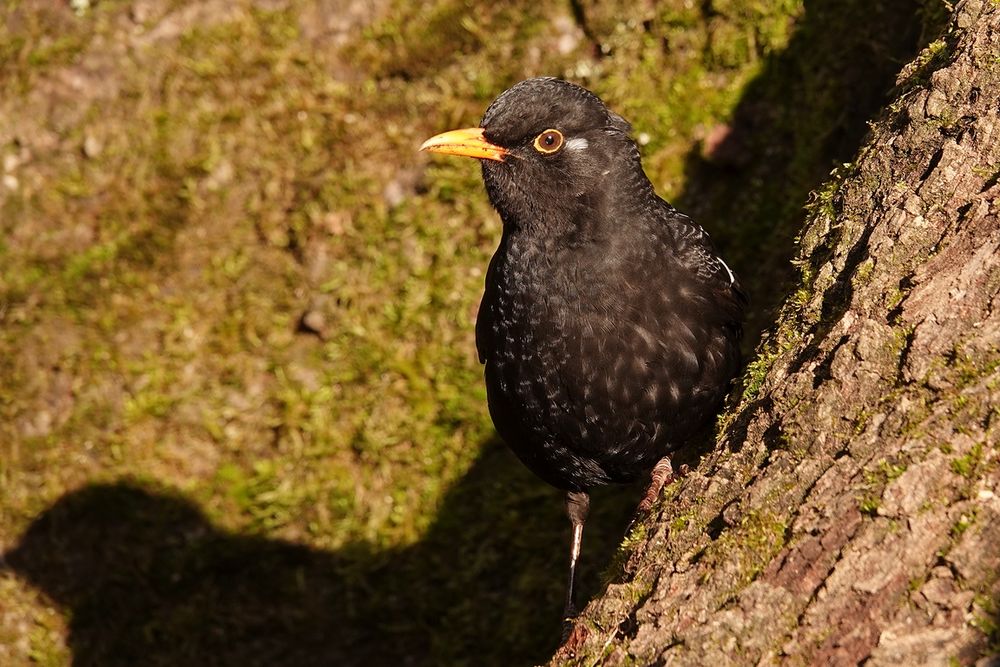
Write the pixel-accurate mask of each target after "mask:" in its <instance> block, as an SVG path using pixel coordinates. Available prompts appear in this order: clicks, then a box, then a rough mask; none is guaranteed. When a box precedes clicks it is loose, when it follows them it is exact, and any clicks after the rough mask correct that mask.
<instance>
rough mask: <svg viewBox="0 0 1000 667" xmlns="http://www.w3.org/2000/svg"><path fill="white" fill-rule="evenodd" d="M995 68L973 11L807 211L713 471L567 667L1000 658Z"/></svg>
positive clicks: (601, 612)
mask: <svg viewBox="0 0 1000 667" xmlns="http://www.w3.org/2000/svg"><path fill="white" fill-rule="evenodd" d="M998 54H1000V6H998V3H996V2H993V1H990V0H968V1H965V2H960V3H957V5H956V7H955V10H954V15H953V17H952V24H951V28H950V30H949V32H948V34H947V35H946V36H945V37H944V38H943V39H942V40H940V41H938V42H935V43H934V44H932V45H931V46H930V47H929V48H928V49H927V50H925V51H924V52H923V53H922V54H921V55H920V56H919V57H918V59H917V60H916V61H915V62H914V63H911V64H910V65H908V66H907V67H906V68H905V69H904V70H903V72H902V73H901V74H900V77H899V80H898V87H897V95H896V99H895V101H894V102H893V103H892V105H891V106H890V107H889V109H888V110H887V111H886V112H885V113H884V114H883V115H882V117H881V118H880V119H879V120H878V121H877V122H875V123H874V124H873V125H872V133H871V137H870V138H869V141H868V142H867V144H866V145H865V147H864V148H863V149H862V150H861V153H860V154H859V156H858V158H857V160H856V161H855V163H854V164H852V165H845V166H844V167H843V168H842V169H840V170H839V171H838V173H837V174H835V175H834V178H833V181H832V182H831V183H830V184H829V185H828V186H827V187H826V188H824V189H823V190H822V191H821V192H819V193H817V194H816V196H815V198H814V200H813V202H812V204H811V206H810V215H809V220H808V222H807V224H806V226H805V228H804V231H803V232H802V235H801V238H800V252H799V258H798V264H799V266H800V268H801V271H802V287H801V289H799V290H798V292H796V293H795V294H794V295H793V296H792V297H790V298H789V300H788V301H787V303H786V304H785V306H784V307H783V310H782V312H781V315H780V317H779V321H778V323H777V325H776V326H775V328H774V329H773V330H772V332H771V335H770V338H769V339H768V340H767V341H765V342H764V344H763V345H762V347H761V351H760V353H759V357H758V359H757V360H756V361H754V362H753V363H752V364H751V365H750V368H749V369H748V372H747V380H746V388H745V391H744V395H743V397H742V400H741V402H740V403H739V405H738V406H736V408H735V409H734V411H733V412H732V414H731V416H729V417H727V418H726V419H725V422H724V424H723V427H722V430H721V434H720V440H719V445H718V449H717V451H716V453H714V454H713V455H711V456H709V457H708V458H706V460H704V461H702V464H701V465H700V466H698V468H697V469H696V470H695V471H693V472H692V473H691V474H690V475H689V476H687V477H686V478H685V479H683V480H682V481H680V482H678V483H676V484H674V485H673V486H672V487H670V488H669V489H668V490H667V491H666V492H665V494H664V497H665V500H664V501H663V502H662V503H661V504H660V505H659V507H658V509H656V510H654V515H653V516H652V517H650V518H649V519H648V520H647V522H646V523H645V524H643V525H640V526H639V527H638V528H637V529H636V530H634V531H633V533H632V535H631V536H630V537H629V539H628V540H627V542H626V546H625V547H624V548H623V552H622V554H621V555H622V565H621V573H620V575H619V576H618V578H617V579H616V581H614V582H613V583H611V584H610V585H609V587H608V589H607V590H606V591H605V593H604V595H603V596H601V597H600V598H598V599H596V600H594V601H593V602H592V603H591V604H590V605H589V606H588V607H587V609H586V610H585V612H584V613H583V614H582V616H581V617H580V619H579V621H578V623H577V627H576V628H575V630H574V633H573V635H572V636H571V638H570V641H569V642H568V643H567V644H566V645H565V646H564V647H563V649H562V650H561V651H560V652H559V653H558V654H557V655H556V657H555V658H554V662H555V663H561V662H569V663H571V664H596V663H602V664H634V663H637V664H705V665H708V664H711V665H722V664H772V663H778V662H782V663H784V662H787V663H790V664H856V663H859V662H863V661H867V662H866V664H870V665H903V664H905V665H917V664H948V663H949V661H951V662H953V663H954V662H955V661H957V662H958V663H961V664H969V663H975V662H976V661H977V660H981V659H982V658H983V657H984V656H990V655H995V654H996V650H997V646H998V635H997V630H996V627H997V600H998V595H1000V547H998V544H1000V488H998V487H1000V456H998V454H1000V452H998V447H997V441H998V437H997V431H998V429H1000V408H998V406H1000V373H998V367H1000V261H998V257H1000V219H998V213H1000V211H998V203H997V196H998V194H1000V185H998V177H1000V123H998V114H1000V55H998ZM985 662H989V659H987V660H986V661H985Z"/></svg>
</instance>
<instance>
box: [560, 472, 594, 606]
mask: <svg viewBox="0 0 1000 667" xmlns="http://www.w3.org/2000/svg"><path fill="white" fill-rule="evenodd" d="M589 511H590V495H589V494H588V493H587V492H586V491H569V492H567V493H566V514H567V515H568V516H569V521H570V523H571V524H572V525H573V542H572V543H571V544H570V549H569V585H568V587H567V589H566V607H565V608H564V609H563V619H564V620H568V619H570V618H572V617H573V616H576V605H575V604H574V602H573V585H574V582H575V580H576V561H577V559H578V558H579V557H580V545H582V544H583V524H584V523H585V522H586V521H587V513H588V512H589Z"/></svg>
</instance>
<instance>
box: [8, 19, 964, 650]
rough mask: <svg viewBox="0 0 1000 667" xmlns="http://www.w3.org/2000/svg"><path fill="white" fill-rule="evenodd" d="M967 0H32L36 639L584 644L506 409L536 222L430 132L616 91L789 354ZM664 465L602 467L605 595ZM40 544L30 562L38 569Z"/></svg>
mask: <svg viewBox="0 0 1000 667" xmlns="http://www.w3.org/2000/svg"><path fill="white" fill-rule="evenodd" d="M945 17H946V7H945V6H944V3H942V2H940V1H931V0H905V1H904V0H895V1H889V0H842V1H834V0H811V1H803V0H771V1H766V0H698V1H697V2H696V1H693V0H668V1H666V2H659V3H653V2H639V3H633V2H617V1H616V2H606V3H597V2H585V1H584V0H574V1H573V2H554V1H549V0H534V1H531V2H520V1H518V2H490V3H477V2H471V1H465V2H463V1H461V0H437V1H434V2H429V3H409V2H401V1H398V0H367V1H361V0H258V1H255V2H251V1H249V0H238V1H236V2H229V1H221V0H209V1H206V2H187V1H183V0H134V1H132V2H124V1H119V0H90V1H89V2H87V1H86V0H73V1H71V2H70V1H66V2H52V1H51V0H8V1H7V2H5V3H4V4H3V5H2V7H0V549H2V550H6V551H8V554H7V557H6V567H7V568H8V570H7V571H6V572H4V573H2V574H0V663H2V664H4V665H22V664H42V665H64V664H67V663H69V662H70V661H71V660H75V664H78V665H90V664H98V665H117V664H121V665H132V664H147V665H196V664H199V665H200V664H206V665H209V664H222V665H252V664H261V665H279V664H280V665H307V664H359V665H360V664H393V665H407V664H414V665H421V664H435V665H436V664H467V665H511V664H527V663H531V662H537V661H543V660H545V659H546V657H547V655H549V654H550V653H551V651H552V650H553V649H554V648H555V647H556V645H557V640H558V635H559V612H560V609H561V600H562V595H563V590H564V575H565V572H564V568H565V559H566V550H567V540H568V524H567V522H566V520H565V518H564V516H563V510H562V503H561V500H560V494H559V493H558V492H556V491H555V490H553V489H550V488H548V487H547V486H545V485H544V484H543V483H541V482H540V481H537V480H536V479H534V478H533V477H532V476H531V475H530V474H529V473H527V472H526V471H525V470H523V469H522V467H521V466H520V464H519V463H518V462H517V461H516V460H515V459H514V458H513V457H512V456H511V455H510V454H509V453H508V452H507V450H506V448H505V447H504V446H503V445H502V444H501V443H499V442H498V441H497V440H496V438H495V436H494V435H493V431H492V426H491V424H490V421H489V417H488V415H487V412H486V406H485V393H484V390H483V386H482V380H481V368H480V366H479V364H478V362H477V360H476V356H475V348H474V343H473V323H474V321H475V313H476V308H477V306H478V302H479V297H480V293H481V288H482V283H483V279H484V272H485V267H486V264H487V262H488V259H489V256H490V254H491V252H492V250H493V248H494V247H495V245H496V242H497V240H498V239H499V233H500V225H499V221H498V220H497V218H496V216H495V214H494V213H493V212H492V210H491V209H490V207H489V205H488V202H487V201H486V197H485V195H484V194H483V192H482V186H481V184H480V178H479V168H478V166H477V165H476V164H475V163H474V162H473V161H471V160H458V159H441V158H435V159H431V158H428V156H426V155H421V154H418V153H417V152H416V148H417V147H418V146H419V145H420V143H421V141H422V140H423V139H425V138H427V137H428V136H430V135H432V134H434V133H437V132H439V131H442V130H445V129H451V128H455V127H463V126H468V125H474V124H477V123H478V122H479V118H480V116H481V114H482V112H483V110H484V109H485V107H486V105H487V104H488V103H489V101H490V100H491V99H492V98H494V97H495V96H496V95H497V94H499V93H500V92H502V91H503V90H504V89H505V88H506V87H508V86H509V85H511V84H513V83H514V82H516V81H518V80H520V79H522V78H525V77H527V76H535V75H543V74H545V75H557V76H563V77H565V78H569V79H571V80H573V81H576V82H579V83H581V84H583V85H585V86H588V87H590V88H591V89H593V90H594V91H595V92H596V93H598V94H599V95H601V96H602V97H603V98H604V99H605V101H606V102H607V103H608V104H609V106H611V107H612V108H613V109H615V110H616V111H618V112H619V113H621V114H622V115H624V116H625V117H626V118H628V119H629V120H630V121H631V122H632V123H633V125H634V127H635V136H636V137H637V138H638V140H639V142H640V144H641V146H642V151H643V154H644V164H645V166H646V169H647V172H648V173H649V175H650V177H651V179H652V180H653V182H654V184H655V185H656V187H657V189H658V191H659V192H660V194H661V195H662V196H664V197H666V198H668V199H670V200H671V201H672V202H673V203H675V204H676V205H677V206H678V207H679V208H681V209H682V210H684V211H686V212H688V213H690V214H692V215H693V216H694V217H695V218H696V219H697V220H699V221H700V222H701V223H702V224H703V225H704V226H706V228H708V230H709V231H710V233H711V234H712V235H713V237H714V238H715V239H716V241H717V243H718V245H719V246H720V248H721V250H722V252H723V254H724V256H725V257H726V258H727V260H729V261H730V264H731V265H732V266H733V267H734V269H736V270H737V272H739V273H741V274H742V275H743V277H744V281H745V282H746V284H747V286H748V289H749V291H750V293H751V296H752V298H753V301H754V311H753V313H752V315H751V319H750V322H749V324H748V328H747V333H748V336H747V339H748V340H747V350H748V353H750V352H752V349H753V346H754V345H755V344H756V342H757V340H758V334H759V331H760V330H761V329H762V328H764V327H766V325H767V323H768V322H769V320H770V319H771V313H772V311H773V309H774V307H775V306H776V304H777V303H778V302H779V301H780V300H781V299H782V298H783V297H784V296H785V294H786V292H788V291H789V290H790V289H791V288H792V286H793V284H794V283H795V281H796V276H795V270H794V268H793V267H792V266H791V264H790V263H789V259H790V257H791V256H792V253H793V240H794V236H795V233H796V230H797V228H798V224H799V222H800V220H801V218H802V217H803V207H804V206H805V205H807V203H808V201H809V192H810V191H811V190H813V189H814V188H816V187H817V186H818V185H820V184H821V183H822V182H823V180H824V179H825V178H826V177H827V176H828V175H829V174H830V172H831V170H832V169H834V168H835V167H836V166H837V165H838V164H839V163H842V162H845V161H850V160H851V159H852V158H853V155H854V153H855V152H856V150H857V148H858V147H859V145H860V143H861V141H862V139H863V137H864V133H865V130H866V125H865V123H866V121H867V120H868V119H869V118H870V117H871V116H872V115H873V114H875V113H877V110H878V109H879V108H880V106H881V105H882V104H883V103H884V101H885V100H886V95H887V94H888V92H889V90H890V89H891V87H892V86H893V84H894V77H895V74H896V72H897V71H898V70H899V69H900V68H901V67H902V65H903V64H905V63H906V62H907V61H909V60H910V59H911V58H912V57H913V56H914V55H915V54H916V53H917V52H918V51H919V49H920V48H922V47H924V46H927V45H928V44H930V45H931V47H932V52H933V48H935V45H940V44H942V43H941V42H934V40H935V39H936V38H937V35H938V33H939V32H940V29H941V27H942V23H943V20H944V19H945ZM636 491H637V490H635V489H632V490H624V491H622V490H607V491H603V492H601V493H599V494H597V496H596V498H595V502H594V508H595V509H594V514H593V516H592V520H591V522H590V523H588V533H587V536H586V539H585V544H584V556H583V564H582V567H583V582H582V585H583V591H582V592H583V593H584V598H586V597H588V596H590V595H593V594H596V593H597V592H599V590H600V587H601V570H602V569H604V568H605V567H607V565H608V563H609V560H610V559H611V558H612V556H613V554H614V552H615V549H616V547H617V545H618V543H619V542H620V540H621V538H622V534H623V531H624V528H625V526H626V524H627V522H628V518H629V516H630V512H631V509H632V507H633V506H634V502H635V500H636ZM11 570H14V571H16V572H14V571H11Z"/></svg>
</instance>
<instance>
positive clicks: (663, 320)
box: [423, 78, 747, 613]
mask: <svg viewBox="0 0 1000 667" xmlns="http://www.w3.org/2000/svg"><path fill="white" fill-rule="evenodd" d="M630 129H631V128H630V126H629V124H628V123H627V122H626V121H625V120H624V119H622V118H621V117H620V116H618V115H616V114H614V113H612V112H611V111H609V110H608V108H607V107H606V106H605V105H604V103H603V102H602V101H601V100H600V99H599V98H598V97H597V96H595V95H594V94H593V93H591V92H589V91H587V90H586V89H584V88H581V87H580V86H577V85H575V84H572V83H569V82H566V81H562V80H559V79H553V78H539V79H529V80H527V81H522V82H521V83H518V84H517V85H515V86H513V87H512V88H510V89H509V90H507V91H506V92H504V93H503V94H502V95H500V96H499V97H498V98H497V99H496V100H495V101H494V102H493V103H492V104H491V105H490V106H489V108H488V109H487V111H486V114H485V116H484V117H483V120H482V123H481V126H480V128H470V129H466V130H456V131H453V132H446V133H444V134H441V135H438V136H436V137H434V138H432V139H430V140H428V141H427V142H426V143H425V144H424V146H423V148H424V149H427V150H432V151H436V152H442V153H450V154H457V155H468V156H471V157H477V158H480V159H481V160H482V170H483V181H484V183H485V185H486V191H487V193H488V195H489V198H490V201H491V202H492V204H493V206H494V207H495V208H496V210H497V211H498V213H499V214H500V217H501V219H502V221H503V235H502V237H501V240H500V244H499V247H498V248H497V251H496V254H495V255H494V256H493V259H492V261H491V262H490V267H489V271H488V273H487V275H486V288H485V293H484V295H483V300H482V305H481V307H480V310H479V318H478V321H477V323H476V345H477V348H478V350H479V357H480V360H481V361H482V362H483V363H484V364H485V377H486V388H487V395H488V400H489V408H490V415H491V416H492V418H493V422H494V424H495V425H496V428H497V431H498V432H499V433H500V435H501V437H502V438H503V439H504V440H505V441H506V442H507V444H508V445H509V446H510V448H511V449H512V450H513V451H514V452H515V454H517V456H518V458H520V459H521V461H523V462H524V463H525V465H527V466H528V468H530V469H531V470H532V471H533V472H535V474H537V475H538V476H539V477H541V478H542V479H543V480H545V481H546V482H548V483H549V484H552V485H553V486H556V487H558V488H560V489H564V490H565V491H567V492H568V496H567V508H568V510H569V514H570V518H571V520H572V522H573V525H574V547H573V551H572V553H571V565H570V568H571V569H570V590H569V593H568V595H567V612H568V613H572V584H573V572H574V570H575V563H576V556H577V555H578V553H579V545H580V539H581V534H582V529H583V522H584V520H585V519H586V511H587V507H588V504H589V500H588V497H587V495H586V493H587V490H588V489H589V488H591V487H593V486H597V485H602V484H608V483H627V482H632V481H635V480H637V479H639V478H640V477H642V476H643V475H647V474H649V473H650V471H653V483H652V485H651V487H650V492H649V494H648V495H647V498H646V499H645V500H644V506H646V507H648V505H649V504H650V503H651V502H652V500H653V499H654V498H655V496H656V495H657V494H658V493H659V490H660V487H662V485H663V482H664V481H665V480H666V479H668V478H669V476H670V474H671V471H670V466H669V455H670V453H671V452H673V451H674V450H676V449H677V448H678V447H679V446H680V445H682V444H683V443H684V442H685V441H686V440H688V439H689V438H691V437H692V436H693V435H694V434H696V433H697V432H698V431H699V430H701V429H703V428H704V427H705V426H706V425H707V424H709V423H710V422H711V419H712V417H713V416H714V415H715V413H716V411H717V410H718V408H719V406H720V404H721V402H722V401H723V399H724V397H725V395H726V393H727V392H728V390H729V386H730V381H731V379H732V377H733V375H734V374H735V373H736V371H737V368H738V365H739V339H740V335H741V322H742V319H743V311H744V308H745V306H746V302H747V301H746V296H745V294H744V292H743V290H742V289H741V287H740V284H739V281H738V279H737V278H736V276H735V275H734V274H733V272H732V271H731V270H730V269H729V267H728V266H727V265H726V264H725V262H723V260H722V259H721V258H720V257H719V256H718V254H717V253H716V251H715V249H714V247H713V245H712V242H711V240H710V239H709V237H708V234H706V233H705V231H704V230H703V229H702V228H701V227H700V226H698V225H697V224H695V223H694V222H693V221H691V219H690V218H688V217H687V216H685V215H684V214H682V213H680V212H678V211H677V210H676V209H675V208H674V207H673V206H671V205H670V204H669V203H667V202H666V201H664V200H663V199H661V198H660V197H658V196H657V195H656V193H655V192H654V190H653V186H652V184H651V183H650V181H649V179H648V178H647V177H646V175H645V173H644V172H643V169H642V165H641V162H640V156H639V150H638V148H637V146H636V144H635V142H634V141H633V140H632V139H631V138H630V136H629V132H630Z"/></svg>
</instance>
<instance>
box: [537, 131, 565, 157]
mask: <svg viewBox="0 0 1000 667" xmlns="http://www.w3.org/2000/svg"><path fill="white" fill-rule="evenodd" d="M562 145H563V135H562V132H560V131H559V130H545V131H544V132H542V133H541V134H539V135H538V136H537V137H535V150H536V151H538V152H539V153H555V152H556V151H557V150H559V149H560V148H562Z"/></svg>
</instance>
